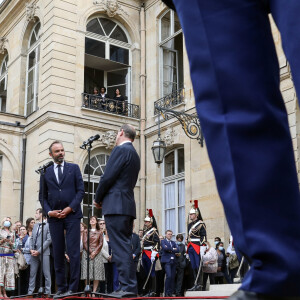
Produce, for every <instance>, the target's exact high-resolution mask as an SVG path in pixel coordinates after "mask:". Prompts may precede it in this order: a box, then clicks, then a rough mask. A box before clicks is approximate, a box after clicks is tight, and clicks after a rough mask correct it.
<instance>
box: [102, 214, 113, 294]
mask: <svg viewBox="0 0 300 300" xmlns="http://www.w3.org/2000/svg"><path fill="white" fill-rule="evenodd" d="M99 226H100V230H101V231H102V234H103V246H102V249H101V252H100V254H101V266H100V267H101V269H102V268H103V270H104V273H106V272H105V265H106V264H107V263H110V262H111V255H110V254H109V247H108V243H107V241H106V235H105V233H106V227H105V221H104V220H100V221H99ZM99 291H100V293H105V292H106V288H105V281H101V282H100V290H99Z"/></svg>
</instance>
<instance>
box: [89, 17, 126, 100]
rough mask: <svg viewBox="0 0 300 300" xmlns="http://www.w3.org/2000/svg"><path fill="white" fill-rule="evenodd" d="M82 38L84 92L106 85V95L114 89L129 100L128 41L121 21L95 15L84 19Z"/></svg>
mask: <svg viewBox="0 0 300 300" xmlns="http://www.w3.org/2000/svg"><path fill="white" fill-rule="evenodd" d="M86 31H87V32H86V38H85V69H84V92H86V93H88V94H92V93H93V89H94V87H98V88H101V87H106V89H107V91H106V93H107V95H108V96H109V98H113V97H114V96H115V89H116V88H118V89H119V90H120V92H121V95H122V96H124V98H125V99H126V100H129V102H130V85H131V67H130V65H131V53H130V47H131V44H130V41H129V38H128V35H127V33H126V31H125V30H124V29H123V28H122V25H121V24H117V23H116V22H115V21H112V20H111V19H107V18H103V17H98V18H94V19H92V20H91V21H89V22H88V24H87V27H86Z"/></svg>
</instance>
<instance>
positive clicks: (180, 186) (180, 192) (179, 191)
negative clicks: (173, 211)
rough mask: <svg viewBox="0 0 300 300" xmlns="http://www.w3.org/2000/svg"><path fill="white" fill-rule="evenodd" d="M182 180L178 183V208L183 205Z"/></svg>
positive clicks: (183, 189)
mask: <svg viewBox="0 0 300 300" xmlns="http://www.w3.org/2000/svg"><path fill="white" fill-rule="evenodd" d="M184 183H185V182H184V180H179V181H178V206H184V205H185V185H184Z"/></svg>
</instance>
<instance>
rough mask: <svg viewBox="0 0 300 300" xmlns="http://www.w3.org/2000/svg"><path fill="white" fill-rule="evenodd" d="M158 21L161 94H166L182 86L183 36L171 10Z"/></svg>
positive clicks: (177, 20) (176, 17) (175, 16)
mask: <svg viewBox="0 0 300 300" xmlns="http://www.w3.org/2000/svg"><path fill="white" fill-rule="evenodd" d="M159 23H160V26H159V28H160V30H159V46H160V82H161V96H166V95H169V94H171V93H173V92H175V91H177V90H179V89H180V88H182V87H183V36H182V29H181V26H180V23H179V19H178V16H177V14H176V13H175V12H174V11H173V10H168V11H167V12H165V14H164V15H163V16H162V17H161V18H160V20H159Z"/></svg>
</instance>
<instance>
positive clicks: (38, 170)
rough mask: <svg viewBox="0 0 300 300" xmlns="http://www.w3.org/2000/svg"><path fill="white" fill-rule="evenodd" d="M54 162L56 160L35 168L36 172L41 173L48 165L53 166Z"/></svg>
mask: <svg viewBox="0 0 300 300" xmlns="http://www.w3.org/2000/svg"><path fill="white" fill-rule="evenodd" d="M53 164H54V162H53V161H52V160H51V161H49V162H47V163H46V164H44V165H42V166H41V167H39V168H38V169H37V170H35V172H36V173H38V174H39V173H41V171H43V170H44V171H45V170H46V169H47V168H48V167H50V166H52V165H53Z"/></svg>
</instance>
